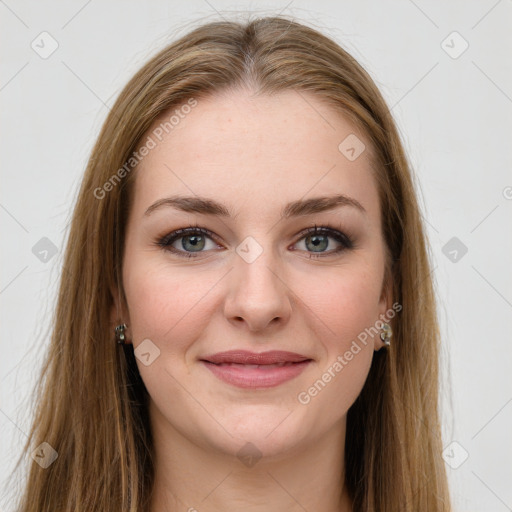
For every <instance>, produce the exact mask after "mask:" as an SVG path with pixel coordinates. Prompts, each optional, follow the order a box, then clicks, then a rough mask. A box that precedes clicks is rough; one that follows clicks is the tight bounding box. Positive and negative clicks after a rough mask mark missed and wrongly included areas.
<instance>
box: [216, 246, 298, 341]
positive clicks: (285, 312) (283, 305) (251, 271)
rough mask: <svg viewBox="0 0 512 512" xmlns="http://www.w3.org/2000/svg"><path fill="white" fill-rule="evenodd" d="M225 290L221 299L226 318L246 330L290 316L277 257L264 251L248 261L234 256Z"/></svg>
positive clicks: (287, 290)
mask: <svg viewBox="0 0 512 512" xmlns="http://www.w3.org/2000/svg"><path fill="white" fill-rule="evenodd" d="M229 279H230V282H229V290H230V292H229V293H228V296H227V297H226V300H225V305H224V314H225V316H226V318H227V319H228V320H229V321H230V322H231V323H234V324H235V325H236V326H238V327H240V325H241V324H245V325H246V328H247V329H248V330H249V331H250V332H258V331H265V333H267V332H268V329H270V328H271V327H274V326H275V327H277V326H281V327H280V328H282V326H284V325H285V324H286V323H287V322H288V319H289V317H290V313H291V309H292V307H291V302H290V296H291V294H292V292H291V290H290V288H289V286H288V285H287V284H286V279H285V276H284V275H283V272H282V269H281V267H280V265H279V264H278V262H277V260H276V259H275V258H273V257H272V255H271V254H270V251H269V252H268V253H267V251H264V252H263V253H262V254H261V255H260V256H259V257H258V258H257V259H256V260H255V261H252V262H251V263H249V262H247V261H245V260H244V259H243V258H241V257H237V258H235V268H234V269H233V270H232V271H231V272H230V273H229Z"/></svg>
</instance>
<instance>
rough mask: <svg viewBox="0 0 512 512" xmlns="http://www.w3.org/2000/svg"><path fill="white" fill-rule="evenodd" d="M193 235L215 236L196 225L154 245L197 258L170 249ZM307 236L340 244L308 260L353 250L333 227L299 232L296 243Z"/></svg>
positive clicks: (328, 226)
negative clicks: (331, 239) (320, 237)
mask: <svg viewBox="0 0 512 512" xmlns="http://www.w3.org/2000/svg"><path fill="white" fill-rule="evenodd" d="M195 234H201V235H205V236H207V237H208V238H210V239H212V240H213V241H215V235H214V234H213V233H212V232H211V231H209V230H208V229H205V228H201V227H199V226H198V225H197V224H196V225H195V226H188V227H186V228H182V229H177V230H176V231H172V232H171V233H169V234H167V235H165V236H164V237H162V238H159V239H158V240H157V241H156V245H158V246H159V247H161V248H162V249H164V250H166V251H169V252H172V253H173V254H176V255H178V256H179V257H182V258H197V257H198V256H196V255H195V254H194V253H190V252H184V251H179V250H177V249H175V248H174V247H171V244H172V243H173V242H175V241H176V240H179V239H180V238H183V237H185V236H190V235H195ZM308 235H309V236H311V235H327V236H329V237H331V238H334V239H335V240H336V241H337V242H339V243H341V244H342V245H341V246H340V247H339V248H337V249H334V250H331V251H329V252H327V253H318V254H315V253H309V254H310V256H309V258H310V259H318V258H324V257H327V256H332V255H333V254H338V253H340V252H342V251H345V250H348V249H353V248H354V242H353V240H352V239H351V238H350V237H349V236H347V235H345V233H342V232H341V231H338V230H337V229H335V228H334V227H333V226H330V225H325V226H321V227H317V226H316V224H315V226H314V227H313V228H308V229H305V230H303V231H301V232H300V233H299V236H300V238H299V239H298V240H297V242H299V241H300V240H302V239H303V238H305V237H306V236H308ZM297 242H295V243H297ZM201 252H204V251H198V254H200V253H201Z"/></svg>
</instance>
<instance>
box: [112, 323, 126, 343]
mask: <svg viewBox="0 0 512 512" xmlns="http://www.w3.org/2000/svg"><path fill="white" fill-rule="evenodd" d="M127 327H128V326H127V325H126V324H121V325H118V326H117V327H116V328H115V333H116V341H117V343H119V344H120V345H121V344H123V343H124V341H125V339H126V337H125V335H124V330H125V329H126V328H127Z"/></svg>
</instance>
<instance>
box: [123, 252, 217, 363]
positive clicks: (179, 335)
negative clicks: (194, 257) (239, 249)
mask: <svg viewBox="0 0 512 512" xmlns="http://www.w3.org/2000/svg"><path fill="white" fill-rule="evenodd" d="M146 258H147V257H146ZM125 268H126V271H125V275H124V277H125V281H124V282H125V290H126V296H127V301H128V307H129V310H130V322H131V324H132V326H133V328H132V336H133V342H134V346H135V347H136V346H137V344H138V343H140V341H142V340H143V339H145V338H149V339H151V340H153V341H154V342H155V343H156V344H157V345H158V346H159V348H160V349H161V350H165V351H166V352H174V353H177V352H180V351H182V350H184V348H185V347H186V346H187V345H188V344H189V343H191V340H193V339H194V338H195V333H196V332H197V333H199V332H200V331H201V329H202V328H203V327H204V325H203V324H204V322H207V320H208V318H209V315H208V313H207V311H206V308H207V305H208V291H209V290H210V289H211V288H212V287H213V286H214V284H215V280H214V279H212V278H211V277H208V276H207V275H201V274H197V275H194V277H192V274H190V275H188V276H186V277H184V276H183V274H180V271H179V270H176V269H173V268H169V266H168V265H165V263H164V264H162V263H161V262H155V261H152V262H151V261H150V259H149V258H147V259H146V260H137V258H135V257H134V258H132V259H127V261H126V267H125Z"/></svg>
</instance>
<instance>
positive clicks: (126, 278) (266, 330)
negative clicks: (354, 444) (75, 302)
mask: <svg viewBox="0 0 512 512" xmlns="http://www.w3.org/2000/svg"><path fill="white" fill-rule="evenodd" d="M184 112H187V113H184ZM170 115H171V114H169V116H166V118H165V119H164V121H166V120H167V119H168V117H170ZM178 117H179V122H177V123H176V120H174V123H173V126H172V127H171V128H172V129H170V128H169V126H170V125H167V131H168V133H166V131H165V130H162V128H161V127H160V129H159V130H158V124H155V126H154V127H153V130H154V129H155V128H157V131H153V132H151V131H150V132H148V133H147V134H146V136H145V137H144V139H143V140H144V141H146V139H147V136H151V137H152V139H153V140H154V141H155V142H156V147H154V148H153V149H150V151H149V153H148V154H147V155H146V156H145V157H144V158H143V160H142V162H141V164H140V165H139V169H138V175H137V179H136V182H135V194H134V202H133V205H132V209H131V211H130V217H129V222H128V226H127V233H126V245H125V253H124V264H123V282H124V288H125V292H126V299H127V308H128V309H127V310H125V311H124V314H125V315H124V316H123V317H122V318H123V321H125V322H126V323H127V324H128V326H129V330H128V331H127V332H128V335H129V336H128V337H129V339H130V340H132V342H133V345H134V349H135V353H136V356H137V364H138V368H139V371H140V374H141V376H142V379H143V381H144V383H145V385H146V388H147V390H148V392H149V395H150V397H151V404H150V415H151V421H152V425H153V428H154V430H155V432H156V435H161V436H175V438H176V439H177V438H180V439H181V440H186V441H187V442H189V443H190V442H191V443H193V444H194V445H196V446H198V447H200V448H202V449H207V450H210V451H213V452H217V453H218V452H219V451H220V452H223V453H229V454H235V453H237V452H238V451H239V450H240V449H242V448H243V447H245V448H243V450H246V451H247V450H249V451H251V450H254V451H255V452H257V453H262V454H263V455H276V454H280V453H281V454H283V453H286V452H287V451H288V452H291V450H292V449H300V448H301V447H305V446H307V445H310V443H312V442H314V441H315V440H317V441H318V440H320V439H321V438H323V436H325V435H327V434H329V433H331V434H332V433H333V432H343V429H344V426H345V423H344V422H345V419H346V413H347V411H348V409H349V408H350V406H351V405H352V404H353V403H354V401H355V399H356V398H357V396H358V395H359V393H360V391H361V389H362V387H363V384H364V382H365V380H366V377H367V375H368V371H369V368H370V364H371V361H372V356H373V353H374V350H378V349H379V348H380V347H381V341H380V339H379V336H378V335H376V336H373V337H372V336H368V335H366V342H362V340H363V339H365V335H364V334H363V333H364V332H365V329H369V328H370V327H373V326H375V324H376V322H377V324H378V325H379V326H380V324H379V323H378V321H379V315H382V314H384V313H385V312H386V310H387V308H388V307H389V305H390V304H389V300H388V301H387V302H386V298H387V295H385V294H383V293H382V292H383V289H382V285H383V278H384V254H385V253H384V242H383V238H382V235H381V224H380V222H381V220H380V212H379V198H378V194H377V188H376V184H375V183H374V179H373V177H372V174H371V170H370V160H369V151H370V148H369V142H368V140H367V139H366V138H365V136H364V134H361V133H359V132H358V131H356V129H355V128H354V126H352V125H351V124H350V123H349V122H347V120H345V119H344V118H343V117H341V115H339V114H338V113H336V112H335V111H334V110H332V109H331V108H330V107H328V106H326V105H325V104H323V103H322V102H320V101H319V99H318V98H316V97H315V96H313V95H311V94H309V93H304V92H301V93H300V94H299V93H297V92H293V91H288V92H285V93H280V94H278V95H275V96H273V97H269V96H261V97H255V96H252V93H250V92H248V91H242V90H240V91H237V92H230V93H224V94H222V95H216V96H214V97H211V98H209V99H201V100H198V102H197V105H196V106H195V107H194V108H190V109H182V111H180V115H179V116H178ZM354 134H356V135H354ZM157 135H158V136H157ZM356 136H357V138H356ZM347 137H349V138H348V139H347V140H345V139H346V138H347ZM159 139H161V140H159ZM340 144H341V146H340ZM362 144H364V145H366V149H364V146H363V145H362ZM149 146H153V144H152V143H149V144H148V147H149ZM342 195H343V196H345V197H346V198H349V199H347V200H346V201H343V200H340V201H338V202H337V204H334V203H331V202H330V198H334V197H335V196H342ZM167 198H172V201H173V202H171V200H169V201H167V202H166V201H165V200H166V199H167ZM185 198H186V199H185ZM320 198H325V199H324V200H320ZM313 200H315V201H314V202H312V201H313ZM358 205H359V206H358ZM322 206H323V207H326V206H330V207H329V208H328V209H327V208H323V207H322ZM315 225H316V226H317V229H318V231H317V233H316V234H312V233H308V232H307V231H308V230H310V229H314V228H315ZM189 227H190V228H191V229H190V230H189V231H188V232H181V233H180V232H179V233H176V231H177V230H183V229H187V228H189ZM326 227H329V229H330V230H331V231H326V230H325V229H323V228H326ZM198 229H200V231H197V230H198ZM115 313H117V310H116V311H115V312H113V315H115ZM229 351H235V352H231V353H230V354H224V355H222V353H225V352H229ZM241 351H247V352H250V353H254V354H255V355H253V356H251V355H249V356H248V355H247V354H246V353H241ZM270 351H279V352H282V351H283V352H287V353H293V354H294V355H290V354H282V353H281V354H279V353H276V352H274V353H273V354H272V353H270V354H265V353H267V352H270ZM219 354H220V355H219ZM350 354H352V357H350ZM258 357H260V358H259V359H258ZM258 363H259V364H258ZM248 442H250V443H252V445H254V446H252V445H247V444H246V443H248ZM248 447H249V448H248ZM243 450H242V453H244V452H243ZM249 455H251V454H249Z"/></svg>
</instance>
